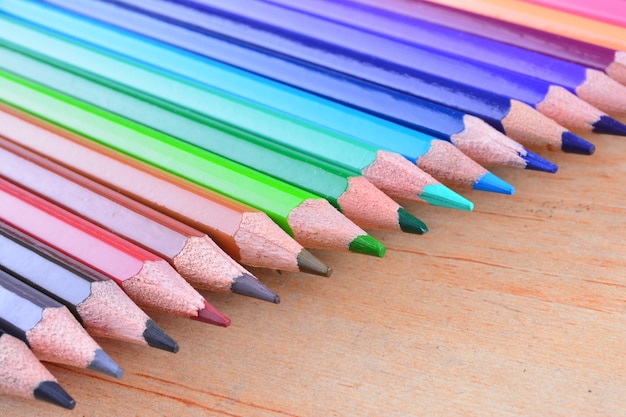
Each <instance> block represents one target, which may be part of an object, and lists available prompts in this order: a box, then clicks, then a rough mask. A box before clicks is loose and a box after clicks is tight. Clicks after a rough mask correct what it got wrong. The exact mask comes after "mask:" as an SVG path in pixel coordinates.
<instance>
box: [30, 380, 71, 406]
mask: <svg viewBox="0 0 626 417" xmlns="http://www.w3.org/2000/svg"><path fill="white" fill-rule="evenodd" d="M33 395H34V396H35V398H37V399H38V400H41V401H45V402H48V403H50V404H54V405H58V406H59V407H63V408H67V409H68V410H73V409H74V407H75V406H76V401H74V399H73V398H72V397H70V395H69V394H68V393H67V392H65V390H64V389H63V388H62V387H61V386H60V385H59V384H58V383H56V382H54V381H43V382H42V383H40V384H39V385H38V386H37V388H35V390H34V391H33Z"/></svg>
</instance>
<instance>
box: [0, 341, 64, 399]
mask: <svg viewBox="0 0 626 417" xmlns="http://www.w3.org/2000/svg"><path fill="white" fill-rule="evenodd" d="M0 394H2V395H13V396H16V397H21V398H27V399H38V400H41V401H46V402H49V403H51V404H54V405H58V406H59V407H63V408H67V409H68V410H71V409H73V408H74V406H75V405H76V401H74V399H73V398H72V397H70V396H69V394H68V393H67V392H65V390H64V389H63V388H62V387H61V386H60V385H59V383H58V381H57V380H56V378H55V377H54V376H53V375H52V374H51V373H50V371H48V370H47V369H46V367H45V366H43V365H42V364H41V362H39V359H37V357H36V356H35V355H34V354H33V352H31V350H30V349H29V348H28V346H27V345H26V344H25V343H24V342H22V341H21V340H19V339H17V338H15V337H13V336H11V335H10V334H7V333H5V332H3V331H1V330H0Z"/></svg>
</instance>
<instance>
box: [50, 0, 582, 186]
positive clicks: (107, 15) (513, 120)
mask: <svg viewBox="0 0 626 417" xmlns="http://www.w3.org/2000/svg"><path fill="white" fill-rule="evenodd" d="M55 2H57V3H60V2H63V6H64V7H71V8H72V10H75V11H78V12H80V13H83V14H86V15H88V16H90V17H92V18H99V19H107V20H106V21H107V22H108V23H111V24H119V25H124V26H123V27H124V28H126V29H128V30H137V31H142V32H141V33H142V34H144V35H147V36H150V37H153V38H156V39H159V40H163V41H165V42H169V43H172V44H174V45H176V46H179V47H181V48H185V49H188V50H191V51H194V52H197V53H200V54H204V55H207V56H211V57H213V58H215V59H219V60H220V61H223V62H226V63H228V64H231V65H235V66H237V67H240V68H243V69H246V70H248V71H251V72H255V73H258V74H260V75H263V76H266V77H269V78H272V79H275V80H277V81H281V82H284V83H287V84H289V85H292V86H294V87H298V88H302V89H304V90H307V91H309V92H312V93H315V94H318V95H321V96H323V97H327V98H330V99H332V100H336V101H338V102H340V103H343V104H346V105H349V106H353V107H355V108H357V109H360V110H364V111H367V112H369V113H372V114H374V115H377V116H381V117H384V118H386V119H389V120H391V121H394V122H397V123H400V124H403V125H405V126H408V127H412V128H416V129H419V128H420V126H425V125H427V124H429V123H433V122H437V121H439V123H437V124H436V125H435V126H434V127H433V128H434V129H435V130H437V129H439V130H446V129H453V132H455V133H457V132H460V133H464V130H462V129H463V123H462V119H463V115H462V114H461V113H457V114H456V115H454V114H451V113H450V112H445V111H443V109H445V107H443V106H440V105H437V104H433V103H431V102H429V101H426V100H421V99H418V98H417V97H415V96H413V95H409V94H405V93H402V92H400V91H398V90H395V89H389V88H386V87H383V86H380V85H379V84H376V83H371V82H368V81H364V80H361V79H358V78H356V77H352V76H349V75H347V74H345V73H341V74H340V73H337V72H334V71H329V70H327V69H325V68H323V67H320V66H316V65H311V64H307V63H305V62H304V61H300V60H293V59H290V58H288V57H286V56H284V55H281V54H276V53H272V52H271V51H268V50H266V49H258V48H255V47H251V46H250V45H248V44H246V43H243V42H238V41H235V40H233V39H228V40H225V39H223V38H220V37H218V36H216V35H215V34H214V33H213V32H211V31H210V30H208V29H206V28H200V27H198V26H197V23H198V22H199V20H198V19H193V18H190V19H187V20H188V21H187V22H182V21H180V19H183V18H185V14H184V12H185V9H180V6H172V5H170V4H168V5H165V7H166V8H168V7H176V9H175V11H174V12H172V13H174V15H176V16H177V19H179V20H177V21H175V22H176V23H177V24H176V25H175V24H172V23H170V21H171V20H172V18H170V17H166V16H163V15H160V14H158V13H159V10H160V9H159V8H156V9H154V10H152V11H147V10H145V9H141V12H142V13H140V12H138V11H134V10H133V9H128V8H124V7H122V5H121V4H117V3H116V4H105V3H102V2H90V3H89V5H88V6H87V4H86V3H85V2H69V3H66V2H64V0H55ZM166 11H167V10H166ZM148 13H150V15H148ZM170 14H171V13H170ZM214 35H215V36H214ZM426 91H428V90H426ZM437 96H438V95H435V96H432V97H431V98H433V97H437ZM471 97H472V100H468V98H467V97H465V96H462V95H459V96H456V97H449V100H448V101H446V103H447V104H448V105H449V106H454V107H455V108H458V109H459V110H461V111H465V112H469V113H471V114H474V115H476V116H479V117H481V118H483V119H485V120H486V121H487V122H489V123H490V124H491V125H492V126H493V127H494V128H496V129H498V130H499V131H501V132H504V133H506V134H507V135H509V136H510V137H512V138H514V139H516V140H518V141H520V142H522V141H524V140H527V142H522V143H524V144H526V145H529V146H540V147H545V146H547V147H549V148H555V149H559V148H562V149H565V150H568V151H571V152H576V153H582V154H591V153H593V151H594V147H593V145H592V144H590V143H589V142H586V141H584V140H582V139H580V138H578V137H577V136H575V135H573V134H571V133H570V132H567V131H565V129H564V128H562V127H560V126H559V125H558V124H556V123H555V122H554V121H553V120H551V119H549V118H547V117H545V116H543V115H541V114H540V113H538V112H536V111H535V110H534V109H532V108H530V107H529V106H526V105H524V104H522V103H519V102H517V101H515V100H512V101H511V100H504V99H502V98H501V97H499V96H495V95H494V96H491V97H487V96H485V95H484V94H483V95H480V94H472V95H471ZM448 125H450V127H448ZM345 126H348V125H347V124H345ZM371 127H372V126H371V125H370V126H368V128H367V129H363V132H361V136H358V137H362V138H367V140H368V141H370V142H374V141H375V140H376V139H378V140H380V138H381V137H385V136H378V135H377V134H375V133H373V134H369V133H368V132H370V131H371V132H379V131H380V129H377V130H373V129H371ZM530 127H532V128H530ZM429 132H430V133H434V132H433V131H432V130H429ZM387 135H389V134H387ZM389 137H393V136H389ZM444 139H446V138H445V137H444ZM389 142H390V143H392V141H389ZM429 152H430V150H429ZM440 159H441V160H445V159H443V158H440ZM420 168H422V169H425V170H426V169H428V168H427V167H424V166H420ZM456 172H463V171H462V169H457V170H456ZM433 175H434V174H433ZM439 179H440V180H444V179H443V178H439ZM466 182H467V181H464V183H466ZM448 183H449V182H448Z"/></svg>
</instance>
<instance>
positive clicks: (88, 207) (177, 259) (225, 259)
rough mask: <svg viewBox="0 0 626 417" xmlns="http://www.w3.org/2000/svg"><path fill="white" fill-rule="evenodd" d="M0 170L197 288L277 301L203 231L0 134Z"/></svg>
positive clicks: (6, 177)
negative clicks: (141, 251)
mask: <svg viewBox="0 0 626 417" xmlns="http://www.w3.org/2000/svg"><path fill="white" fill-rule="evenodd" d="M0 176H1V177H3V178H5V179H7V180H9V181H11V182H13V183H14V184H16V185H18V186H20V187H22V188H24V189H28V190H29V191H30V192H32V193H35V194H38V195H39V196H41V197H43V198H46V199H48V200H49V201H51V202H53V203H54V204H56V205H58V206H60V207H63V208H65V209H66V210H69V211H71V212H73V213H74V214H77V215H79V216H81V217H83V218H84V219H87V220H89V221H90V222H92V223H94V224H97V225H99V226H100V227H103V228H104V229H107V230H108V231H110V232H112V233H115V234H117V235H118V236H121V237H123V238H125V239H126V240H128V241H130V242H133V243H135V244H136V245H138V246H141V247H143V248H144V249H146V250H149V251H151V252H153V253H155V254H156V255H158V256H160V257H161V258H163V259H165V260H167V261H168V262H169V263H170V265H172V266H173V267H174V268H175V269H176V271H178V273H180V274H181V275H182V276H183V278H185V279H186V280H187V281H188V282H189V283H190V284H191V285H192V286H193V287H195V288H199V289H205V290H210V291H232V292H235V293H238V294H242V295H248V296H251V297H254V298H258V299H260V300H265V301H270V302H274V303H277V302H279V298H278V296H277V295H276V294H274V293H273V292H272V291H271V290H270V289H268V288H267V287H266V286H265V285H263V284H262V283H260V282H259V281H258V280H257V278H256V277H254V276H253V275H252V274H250V273H249V272H247V271H246V270H245V269H243V268H242V267H241V266H239V265H238V264H237V263H236V262H234V261H233V260H232V259H231V258H230V257H229V256H228V255H226V254H225V253H224V252H223V251H222V250H221V249H220V248H219V247H218V246H217V245H216V244H215V243H214V242H213V241H212V240H210V239H209V238H208V237H207V236H206V235H205V234H204V233H202V232H199V231H197V230H195V229H193V228H192V227H189V226H187V225H185V224H184V223H181V222H179V221H177V220H174V219H171V218H169V217H167V216H165V215H164V214H162V213H160V212H158V211H156V210H152V209H150V208H148V207H145V206H143V205H142V204H141V203H138V202H136V201H134V200H132V199H130V198H128V197H124V196H122V195H120V194H119V193H117V192H115V191H113V190H111V189H108V188H106V187H104V186H103V185H100V184H98V183H96V182H94V181H92V180H90V179H88V178H85V177H83V176H81V175H79V174H76V173H75V172H73V171H71V170H69V169H67V168H64V167H61V166H59V165H58V164H56V163H54V162H51V161H50V160H48V159H46V158H43V157H41V156H38V155H36V154H34V153H33V152H30V151H27V150H25V149H23V148H20V147H18V146H16V145H14V144H12V143H11V142H9V141H7V140H6V139H2V138H1V137H0ZM138 206H143V207H138ZM134 208H137V209H138V211H137V210H134Z"/></svg>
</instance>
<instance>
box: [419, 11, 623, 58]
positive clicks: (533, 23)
mask: <svg viewBox="0 0 626 417" xmlns="http://www.w3.org/2000/svg"><path fill="white" fill-rule="evenodd" d="M431 1H433V2H435V3H441V4H445V5H448V6H452V7H456V8H458V9H463V10H467V11H471V12H473V13H479V14H482V15H486V16H490V17H494V18H497V19H500V20H505V21H507V22H511V23H517V24H520V25H524V26H529V27H532V28H534V29H538V30H543V31H546V32H550V33H554V34H557V35H561V36H566V37H568V38H574V39H578V40H580V41H584V42H589V43H593V44H596V45H602V46H604V47H606V48H611V49H615V50H618V51H626V28H622V27H619V26H615V25H610V24H608V23H604V22H599V21H597V20H593V19H587V18H584V17H580V16H574V15H571V14H568V13H564V12H561V11H558V10H554V9H550V8H548V7H542V6H537V5H534V4H528V3H525V2H523V1H515V0H509V1H507V2H506V3H503V2H501V1H500V0H468V1H465V0H431Z"/></svg>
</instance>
